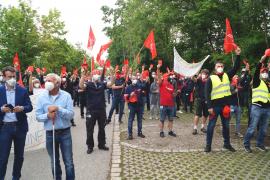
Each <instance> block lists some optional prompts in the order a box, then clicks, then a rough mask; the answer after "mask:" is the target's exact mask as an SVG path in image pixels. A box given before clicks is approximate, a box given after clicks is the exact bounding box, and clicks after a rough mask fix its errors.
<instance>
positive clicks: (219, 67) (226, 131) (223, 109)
mask: <svg viewBox="0 0 270 180" xmlns="http://www.w3.org/2000/svg"><path fill="white" fill-rule="evenodd" d="M235 53H236V55H237V56H236V60H235V62H234V66H233V68H232V69H231V70H229V71H228V72H227V73H226V72H224V64H223V63H222V62H220V61H217V62H216V64H215V72H214V74H213V75H211V76H210V78H209V79H208V80H207V82H206V84H205V98H206V102H207V107H208V112H209V123H208V126H207V137H206V147H205V150H204V151H205V152H207V153H208V152H211V145H212V139H213V134H214V128H215V126H216V122H217V118H218V116H220V118H221V122H222V131H223V138H224V146H223V148H224V149H227V150H229V151H231V152H235V149H234V148H233V147H232V146H231V143H230V125H229V121H230V100H231V91H230V80H231V79H232V77H233V76H234V75H235V74H236V72H237V70H238V69H239V68H240V53H241V49H240V48H239V47H237V48H236V50H235Z"/></svg>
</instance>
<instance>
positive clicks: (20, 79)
mask: <svg viewBox="0 0 270 180" xmlns="http://www.w3.org/2000/svg"><path fill="white" fill-rule="evenodd" d="M18 84H19V85H20V86H21V87H24V84H23V80H22V73H21V72H19V80H18Z"/></svg>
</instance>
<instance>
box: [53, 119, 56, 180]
mask: <svg viewBox="0 0 270 180" xmlns="http://www.w3.org/2000/svg"><path fill="white" fill-rule="evenodd" d="M52 122H53V124H52V127H53V179H54V180H56V172H55V170H56V167H55V127H54V122H55V117H54V118H53V119H52Z"/></svg>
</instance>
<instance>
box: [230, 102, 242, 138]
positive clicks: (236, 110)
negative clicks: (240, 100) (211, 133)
mask: <svg viewBox="0 0 270 180" xmlns="http://www.w3.org/2000/svg"><path fill="white" fill-rule="evenodd" d="M233 115H234V116H235V133H240V121H241V115H242V110H241V107H240V106H236V105H234V106H231V117H232V116H233Z"/></svg>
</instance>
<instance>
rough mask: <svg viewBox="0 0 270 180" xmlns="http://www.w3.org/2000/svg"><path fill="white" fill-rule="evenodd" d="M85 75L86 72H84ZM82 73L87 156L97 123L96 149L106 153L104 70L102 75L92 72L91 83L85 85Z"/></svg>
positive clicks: (84, 75)
mask: <svg viewBox="0 0 270 180" xmlns="http://www.w3.org/2000/svg"><path fill="white" fill-rule="evenodd" d="M85 73H86V72H85ZM85 73H83V74H82V76H81V79H80V88H81V89H84V90H85V92H86V94H87V101H86V102H87V111H86V130H87V140H86V144H87V147H88V149H87V154H91V153H92V152H93V148H94V138H93V134H94V127H95V124H96V121H97V122H98V148H99V149H100V150H105V151H108V150H109V148H108V147H107V146H105V144H106V140H105V139H106V137H105V123H106V104H105V90H106V84H105V83H104V82H103V80H104V73H105V68H103V72H102V75H101V76H100V73H99V72H93V74H92V81H89V82H87V83H85V81H86V80H87V77H86V74H85Z"/></svg>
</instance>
